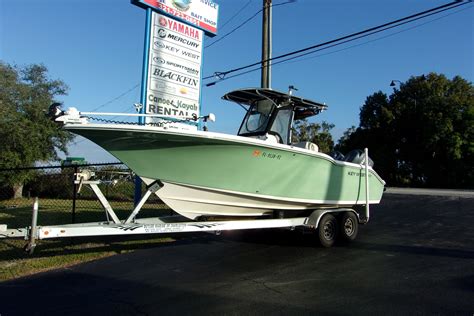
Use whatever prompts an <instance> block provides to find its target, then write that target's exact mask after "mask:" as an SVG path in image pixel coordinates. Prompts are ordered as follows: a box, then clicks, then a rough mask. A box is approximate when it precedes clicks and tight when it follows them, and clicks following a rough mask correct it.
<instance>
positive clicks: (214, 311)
mask: <svg viewBox="0 0 474 316" xmlns="http://www.w3.org/2000/svg"><path fill="white" fill-rule="evenodd" d="M473 224H474V199H473V198H470V197H460V196H426V195H421V196H414V195H404V194H386V195H385V196H384V198H383V201H382V203H381V204H380V205H378V206H373V207H372V212H371V221H370V222H369V224H367V225H365V226H363V227H361V228H360V231H359V237H358V239H357V240H356V241H354V242H352V243H351V244H340V245H338V246H335V247H333V248H329V249H325V248H321V247H317V246H315V237H314V236H312V235H302V234H301V233H299V232H297V231H288V230H280V229H278V230H253V231H239V232H227V233H223V234H222V235H221V236H213V235H210V234H192V235H186V236H185V237H184V238H181V239H179V240H178V241H176V242H174V243H169V244H163V245H160V244H157V246H156V248H152V249H143V250H138V251H135V252H134V253H128V254H122V255H116V256H113V257H109V258H106V259H102V260H97V261H94V262H91V263H86V264H81V265H77V266H74V267H71V268H66V269H60V270H56V271H51V272H46V273H41V274H37V275H34V276H31V277H27V278H22V279H18V280H14V281H8V282H3V283H0V314H1V316H8V315H26V314H28V315H37V314H39V315H108V314H114V315H195V314H202V315H223V314H224V315H256V314H263V315H304V314H308V315H468V316H471V315H474V229H473ZM37 251H39V252H41V245H39V246H38V248H37Z"/></svg>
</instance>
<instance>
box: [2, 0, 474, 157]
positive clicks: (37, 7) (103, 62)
mask: <svg viewBox="0 0 474 316" xmlns="http://www.w3.org/2000/svg"><path fill="white" fill-rule="evenodd" d="M217 2H218V3H219V5H220V13H219V24H220V25H222V24H223V23H225V22H227V21H229V19H230V18H231V17H232V16H233V15H234V14H235V13H236V12H238V11H239V9H240V8H241V7H242V6H244V5H246V4H247V2H248V0H221V1H217ZM281 2H284V1H283V0H280V1H279V0H273V3H274V4H277V3H281ZM448 2H449V1H434V0H424V1H413V0H360V1H354V0H297V1H295V2H293V3H290V4H286V5H282V6H278V7H275V8H274V9H273V56H277V55H280V54H284V53H287V52H290V51H293V50H297V49H300V48H304V47H307V46H312V45H315V44H318V43H321V42H324V41H327V40H331V39H334V38H337V37H340V36H344V35H347V34H350V33H353V32H357V31H360V30H363V29H366V28H369V27H372V26H377V25H379V24H383V23H386V22H389V21H392V20H395V19H398V18H401V17H404V16H407V15H410V14H413V13H417V12H419V11H423V10H426V9H429V8H432V7H435V6H438V5H441V4H445V3H448ZM261 5H262V1H261V0H252V1H251V2H250V4H249V5H248V6H247V7H246V8H245V10H243V11H242V12H241V13H240V14H239V15H238V16H236V17H235V18H234V19H233V20H232V21H231V22H230V23H228V24H227V25H226V26H225V27H223V28H219V31H218V32H219V34H218V35H217V37H215V38H206V39H205V45H208V44H209V43H212V42H213V41H214V40H216V39H219V36H222V35H224V34H226V33H227V32H229V31H231V30H232V29H233V28H234V27H235V26H237V25H239V24H240V23H242V22H243V21H244V20H246V19H247V18H249V17H251V16H252V15H254V13H256V12H257V11H258V10H259V9H260V8H261ZM461 8H462V9H464V10H462V11H460V12H457V13H453V12H455V11H459V9H455V10H454V11H449V12H447V13H442V14H440V15H437V16H435V17H430V18H427V19H424V20H421V21H418V22H415V23H413V24H409V25H406V26H403V27H401V28H397V29H394V30H391V31H388V32H384V33H382V34H379V35H374V36H371V37H368V38H365V39H363V40H360V41H357V42H353V43H351V44H348V45H345V46H340V47H337V48H333V49H330V50H327V51H324V52H321V53H319V54H318V53H317V54H315V55H314V56H312V55H311V56H310V57H312V58H309V59H304V60H301V61H298V62H291V63H285V64H282V65H278V66H275V67H274V68H273V70H272V88H274V89H277V90H282V91H287V89H288V86H289V85H294V86H295V87H297V88H298V92H297V93H296V94H297V95H299V96H301V97H305V98H308V99H314V100H316V101H320V102H325V103H326V104H328V106H329V109H328V111H326V112H324V113H323V114H321V115H320V116H318V117H317V118H316V119H315V121H322V120H325V121H328V122H330V123H333V124H335V125H336V127H335V128H334V130H333V136H334V138H335V140H337V139H338V138H339V137H340V135H341V134H342V133H343V131H344V130H346V129H347V128H349V127H351V126H352V125H355V126H357V125H358V122H359V108H360V107H361V105H362V104H363V103H364V101H365V98H366V97H367V96H369V95H371V94H372V93H374V92H376V91H379V90H381V91H383V92H386V93H387V94H389V93H391V91H392V88H391V87H389V83H390V81H391V80H392V79H396V80H400V81H406V80H407V79H408V78H409V77H410V76H414V75H415V76H416V75H421V74H426V73H429V72H438V73H443V74H445V75H447V76H448V77H449V78H452V77H453V76H455V75H460V76H462V77H464V78H465V79H467V80H470V81H472V80H473V73H474V69H473V68H474V67H473V56H474V55H473V42H474V38H473V21H474V4H468V5H466V6H463V7H461ZM466 8H467V9H466ZM448 14H449V15H448ZM445 15H448V16H445ZM442 16H445V17H444V18H440V17H442ZM428 21H430V22H429V23H426V22H428ZM424 23H426V24H424ZM422 24H424V25H422ZM414 26H417V27H414ZM413 27H414V28H413ZM144 28H145V10H143V9H141V8H139V7H137V6H134V5H132V4H131V3H130V2H129V1H128V0H68V1H59V0H42V1H37V0H0V59H1V60H3V61H4V62H7V63H10V64H17V65H27V64H31V63H43V64H44V65H45V66H46V67H47V68H48V69H49V73H50V76H51V78H53V79H57V78H59V79H62V80H63V81H64V82H66V84H67V85H68V86H69V88H70V90H69V94H68V95H67V96H64V97H61V98H60V101H62V102H64V104H65V106H66V107H68V106H75V107H77V108H78V109H79V110H81V111H91V110H94V109H97V108H100V111H108V112H133V111H134V109H133V103H135V102H138V101H139V99H140V89H139V84H140V79H141V67H142V58H143V57H142V56H143V37H144ZM260 29H261V16H260V15H259V16H257V17H256V18H254V19H253V20H252V21H251V22H249V23H247V24H246V25H245V26H243V27H242V28H240V29H239V30H237V31H236V32H234V33H233V34H231V35H230V36H228V37H226V38H225V39H224V40H222V41H220V42H219V43H216V44H215V45H213V46H211V47H209V48H207V49H205V50H204V55H203V60H204V63H203V71H202V72H203V75H204V76H207V75H211V74H213V73H214V72H216V71H226V70H229V69H232V68H235V67H239V66H242V65H246V64H249V63H253V62H256V61H258V60H260V55H261V53H260V50H261V35H260ZM402 30H405V31H403V32H400V31H402ZM398 32H400V33H398ZM387 35H391V36H388V37H386V38H381V37H385V36H387ZM359 44H360V45H359ZM352 45H358V46H355V47H349V46H352ZM341 48H347V49H344V50H341V51H339V50H340V49H341ZM204 83H206V81H205V82H204ZM259 85H260V73H259V72H254V73H251V74H247V75H244V76H240V77H237V78H234V79H230V80H226V81H223V82H220V83H218V84H216V85H214V86H212V87H205V86H204V87H203V88H202V108H201V113H203V114H205V113H209V112H213V113H215V114H216V116H217V121H216V122H215V123H211V125H210V126H209V127H210V129H211V130H212V131H218V132H225V133H232V134H235V133H236V132H237V129H238V127H239V125H240V121H241V118H242V116H243V114H244V113H243V110H242V109H241V108H240V107H239V106H237V105H234V104H232V103H229V102H226V101H222V100H221V99H220V98H221V96H222V95H224V94H225V93H226V92H229V91H231V90H234V89H238V88H244V87H255V86H259ZM76 141H77V144H73V145H71V148H70V155H72V156H82V157H85V158H86V159H87V160H88V161H90V162H104V161H111V160H113V158H112V157H111V156H110V155H108V154H106V153H105V152H104V151H102V150H101V149H100V148H98V147H97V146H95V145H93V144H92V143H90V142H89V141H84V140H83V139H80V138H77V140H76Z"/></svg>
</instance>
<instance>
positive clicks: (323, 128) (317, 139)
mask: <svg viewBox="0 0 474 316" xmlns="http://www.w3.org/2000/svg"><path fill="white" fill-rule="evenodd" d="M333 128H334V124H330V123H327V122H325V121H323V122H322V123H321V124H318V123H308V121H307V120H306V119H303V120H299V121H296V122H295V124H294V127H293V130H292V142H302V141H308V142H312V143H315V144H316V145H318V147H319V151H321V152H323V153H330V152H331V151H332V150H333V148H334V141H333V139H332V136H331V129H333Z"/></svg>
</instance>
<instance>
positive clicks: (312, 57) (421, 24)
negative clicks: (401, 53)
mask: <svg viewBox="0 0 474 316" xmlns="http://www.w3.org/2000/svg"><path fill="white" fill-rule="evenodd" d="M471 8H473V6H470V7H467V8H464V9H460V10H458V11H455V12H452V13H449V14H446V15H443V16H441V17H439V18H436V19H433V20H430V21H427V22H424V23H420V24H418V25H415V26H412V27H409V28H406V29H404V30H401V31H398V32H394V33H391V34H388V35H385V36H382V37H378V38H375V39H373V40H370V41H366V42H363V43H360V44H355V45H351V46H348V47H344V48H341V49H338V50H335V51H332V52H328V53H324V54H319V55H317V56H311V57H307V58H303V59H298V60H293V61H291V60H289V61H287V62H288V63H298V62H302V61H306V60H310V59H314V58H317V57H322V56H327V55H330V54H334V53H339V52H342V51H345V50H348V49H350V48H354V47H359V46H362V45H365V44H369V43H373V42H377V41H380V40H383V39H386V38H389V37H392V36H395V35H398V34H400V33H404V32H407V31H410V30H413V29H416V28H419V27H422V26H424V25H426V24H430V23H433V22H436V21H438V20H441V19H444V18H446V17H448V16H451V15H454V14H456V13H459V12H461V11H465V10H468V9H471ZM313 53H314V52H313ZM299 57H301V56H299ZM299 57H297V58H299ZM279 63H280V62H278V63H274V64H273V65H272V66H275V65H278V64H279ZM260 68H262V67H260ZM255 70H258V69H253V71H255Z"/></svg>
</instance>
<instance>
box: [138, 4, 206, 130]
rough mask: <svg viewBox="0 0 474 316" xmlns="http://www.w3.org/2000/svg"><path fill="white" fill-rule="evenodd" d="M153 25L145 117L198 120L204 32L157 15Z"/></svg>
mask: <svg viewBox="0 0 474 316" xmlns="http://www.w3.org/2000/svg"><path fill="white" fill-rule="evenodd" d="M151 23H152V24H151V36H150V43H149V47H150V49H149V54H148V82H147V92H146V102H145V109H146V113H148V114H157V115H164V116H173V117H176V118H180V117H181V118H182V117H192V116H199V101H200V90H201V89H200V88H201V60H202V58H201V57H202V40H203V36H204V33H203V31H201V30H199V29H197V28H195V27H192V26H189V25H187V24H184V23H181V22H179V21H177V20H174V19H172V18H169V17H167V16H165V15H161V14H158V13H155V12H153V14H152V19H151ZM152 121H156V119H155V120H152ZM148 122H150V120H148Z"/></svg>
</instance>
